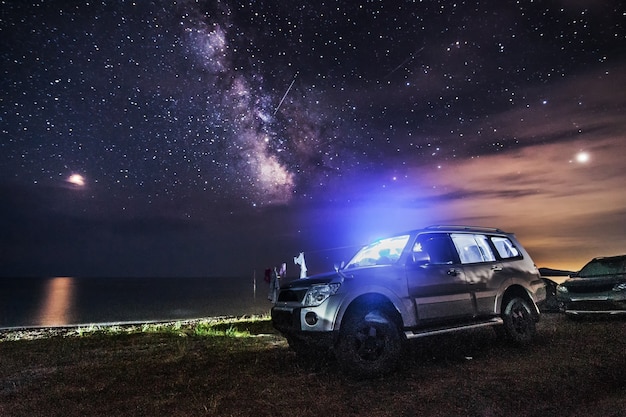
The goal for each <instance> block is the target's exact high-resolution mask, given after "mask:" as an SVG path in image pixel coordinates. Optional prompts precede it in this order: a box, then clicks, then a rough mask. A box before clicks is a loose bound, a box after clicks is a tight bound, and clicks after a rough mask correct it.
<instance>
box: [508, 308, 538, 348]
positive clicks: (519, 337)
mask: <svg viewBox="0 0 626 417" xmlns="http://www.w3.org/2000/svg"><path fill="white" fill-rule="evenodd" d="M502 319H503V321H504V326H503V327H504V332H505V335H506V337H507V338H508V339H510V340H512V341H513V342H515V343H519V344H525V343H528V342H530V340H532V338H533V337H535V334H536V333H537V328H536V324H535V317H534V316H533V312H532V309H531V306H530V304H529V303H528V301H527V300H525V299H523V298H521V297H512V298H510V299H509V300H507V301H506V303H505V305H504V308H503V309H502Z"/></svg>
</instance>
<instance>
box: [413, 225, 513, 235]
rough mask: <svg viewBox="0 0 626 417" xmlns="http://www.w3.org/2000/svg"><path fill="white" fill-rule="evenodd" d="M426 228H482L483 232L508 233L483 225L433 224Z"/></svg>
mask: <svg viewBox="0 0 626 417" xmlns="http://www.w3.org/2000/svg"><path fill="white" fill-rule="evenodd" d="M424 229H454V230H480V231H483V232H495V233H506V232H504V231H503V230H501V229H497V228H495V227H482V226H463V225H456V224H453V225H447V224H433V225H430V226H428V227H425V228H424Z"/></svg>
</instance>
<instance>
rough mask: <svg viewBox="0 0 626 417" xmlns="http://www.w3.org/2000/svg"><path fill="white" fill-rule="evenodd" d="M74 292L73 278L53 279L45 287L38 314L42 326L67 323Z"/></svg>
mask: <svg viewBox="0 0 626 417" xmlns="http://www.w3.org/2000/svg"><path fill="white" fill-rule="evenodd" d="M73 292H74V278H70V277H55V278H52V279H51V280H50V282H48V285H46V289H45V293H44V300H43V305H42V306H41V310H40V312H39V320H38V321H39V323H40V325H42V326H63V325H66V324H67V323H69V319H70V313H71V311H70V310H71V308H70V306H71V305H72V299H73V295H74V294H73Z"/></svg>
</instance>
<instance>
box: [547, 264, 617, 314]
mask: <svg viewBox="0 0 626 417" xmlns="http://www.w3.org/2000/svg"><path fill="white" fill-rule="evenodd" d="M556 292H557V302H558V303H559V306H560V309H561V311H563V312H564V313H565V314H567V315H570V316H580V315H591V314H596V315H617V314H626V255H619V256H610V257H602V258H594V259H592V260H591V261H590V262H589V263H588V264H587V265H585V266H584V267H583V268H582V269H581V270H580V271H579V272H578V273H576V274H574V275H572V277H571V278H570V279H568V280H566V281H565V282H563V283H562V284H561V285H559V286H557V291H556Z"/></svg>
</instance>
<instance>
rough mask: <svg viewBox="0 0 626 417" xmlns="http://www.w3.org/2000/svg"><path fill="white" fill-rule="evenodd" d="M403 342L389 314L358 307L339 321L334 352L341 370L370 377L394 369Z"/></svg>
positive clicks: (400, 353)
mask: <svg viewBox="0 0 626 417" xmlns="http://www.w3.org/2000/svg"><path fill="white" fill-rule="evenodd" d="M404 343H405V340H404V338H403V335H402V334H401V332H400V329H399V328H398V325H397V324H396V323H395V322H394V321H393V320H392V319H391V317H390V314H388V313H386V312H383V311H378V310H375V311H370V312H367V311H363V310H361V311H358V312H354V313H352V314H350V316H349V317H347V318H346V319H345V320H344V322H343V323H342V326H341V331H340V333H339V340H338V343H337V347H336V350H335V354H336V357H337V360H338V361H339V365H340V367H341V368H342V370H343V371H344V372H346V373H348V374H351V375H354V376H359V377H365V378H371V377H374V376H378V375H383V374H387V373H390V372H393V371H394V370H395V369H396V367H397V365H398V361H399V359H400V357H401V356H402V352H403V347H404Z"/></svg>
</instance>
